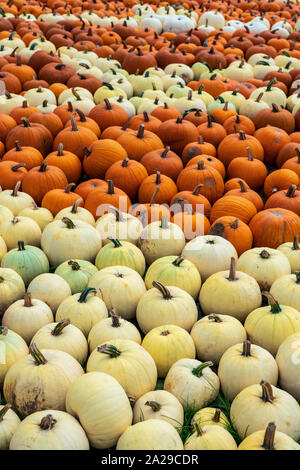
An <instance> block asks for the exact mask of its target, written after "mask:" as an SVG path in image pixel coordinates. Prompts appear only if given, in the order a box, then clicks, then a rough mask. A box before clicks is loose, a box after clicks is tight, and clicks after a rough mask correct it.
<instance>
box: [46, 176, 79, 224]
mask: <svg viewBox="0 0 300 470" xmlns="http://www.w3.org/2000/svg"><path fill="white" fill-rule="evenodd" d="M74 186H75V183H69V184H68V185H67V186H66V187H65V189H64V190H62V189H51V190H50V191H48V192H47V193H46V194H45V196H44V197H43V199H42V207H45V208H46V209H48V210H50V212H51V213H52V214H53V216H56V215H57V214H58V213H59V212H60V211H62V210H63V209H65V208H66V207H69V206H72V205H73V204H75V203H77V205H83V200H82V199H81V200H78V196H77V194H74V193H72V192H71V190H72V188H73V187H74Z"/></svg>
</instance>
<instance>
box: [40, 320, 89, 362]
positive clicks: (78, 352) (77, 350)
mask: <svg viewBox="0 0 300 470" xmlns="http://www.w3.org/2000/svg"><path fill="white" fill-rule="evenodd" d="M31 342H32V343H35V344H36V345H37V347H38V348H39V349H58V350H59V351H64V352H66V353H68V354H70V356H73V357H74V359H76V361H78V362H79V364H81V365H82V364H84V363H85V361H86V358H87V355H88V345H87V341H86V339H85V336H84V334H83V333H82V332H81V331H80V329H79V328H77V327H76V326H74V325H71V324H70V320H69V319H68V318H66V319H65V320H62V321H60V322H58V323H48V324H47V325H45V326H42V327H41V328H40V329H39V330H38V331H37V332H36V333H35V335H34V336H33V338H32V340H31Z"/></svg>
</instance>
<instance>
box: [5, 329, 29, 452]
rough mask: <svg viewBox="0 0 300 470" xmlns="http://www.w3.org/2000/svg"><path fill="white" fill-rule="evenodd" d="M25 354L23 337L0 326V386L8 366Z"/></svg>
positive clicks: (25, 347) (26, 351) (25, 346)
mask: <svg viewBox="0 0 300 470" xmlns="http://www.w3.org/2000/svg"><path fill="white" fill-rule="evenodd" d="M27 354H28V347H27V345H26V343H25V341H24V340H23V338H21V336H19V335H18V334H17V333H15V332H14V331H12V330H9V329H8V328H6V326H0V387H2V385H3V382H4V377H5V374H6V372H7V371H8V369H9V368H10V366H11V365H12V364H13V363H14V362H16V361H17V360H18V359H21V358H22V357H25V356H27ZM0 448H1V444H0Z"/></svg>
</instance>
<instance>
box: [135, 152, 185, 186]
mask: <svg viewBox="0 0 300 470" xmlns="http://www.w3.org/2000/svg"><path fill="white" fill-rule="evenodd" d="M164 152H165V150H164V149H159V150H153V151H152V152H148V153H146V154H145V155H144V156H143V157H142V159H141V161H140V163H141V164H142V165H144V167H145V168H146V170H147V172H148V174H149V175H150V174H151V173H154V172H155V170H158V171H160V172H161V173H162V174H163V175H166V176H169V178H172V180H174V181H176V179H177V177H178V175H179V173H180V172H181V170H183V164H182V160H181V158H179V157H178V155H177V154H176V153H174V152H172V151H171V150H169V151H168V152H166V154H165V153H164ZM164 155H165V156H164Z"/></svg>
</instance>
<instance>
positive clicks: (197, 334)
mask: <svg viewBox="0 0 300 470" xmlns="http://www.w3.org/2000/svg"><path fill="white" fill-rule="evenodd" d="M191 337H192V338H193V341H194V343H195V346H196V351H197V357H198V358H199V359H200V360H201V361H208V360H212V361H213V363H214V364H218V363H219V361H220V359H221V357H222V355H223V353H224V352H225V351H226V350H227V349H228V348H230V346H234V345H235V344H238V343H240V342H241V341H244V340H245V339H246V337H247V336H246V331H245V329H244V328H243V326H242V324H241V323H240V322H239V320H237V319H236V318H235V317H232V316H231V315H217V314H216V313H211V314H210V315H207V316H205V317H203V318H201V319H200V320H198V321H197V323H195V324H194V325H193V328H192V330H191Z"/></svg>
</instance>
